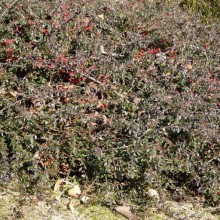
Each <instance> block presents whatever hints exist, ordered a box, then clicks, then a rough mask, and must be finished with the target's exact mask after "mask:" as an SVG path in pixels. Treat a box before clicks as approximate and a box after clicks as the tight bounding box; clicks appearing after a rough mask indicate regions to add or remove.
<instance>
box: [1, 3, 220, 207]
mask: <svg viewBox="0 0 220 220" xmlns="http://www.w3.org/2000/svg"><path fill="white" fill-rule="evenodd" d="M0 6H1V8H0V9H1V14H2V16H1V17H0V19H1V21H0V43H1V47H0V50H1V51H0V67H1V70H0V75H1V76H0V119H1V123H0V134H1V135H0V147H1V152H0V178H1V180H4V181H1V184H3V185H4V184H9V182H11V181H14V182H18V183H19V185H20V186H21V188H22V189H25V190H28V191H30V192H35V191H41V190H42V188H47V187H51V185H52V184H54V182H55V180H56V179H58V178H60V177H67V176H68V177H69V178H73V177H74V178H76V179H77V180H79V181H81V182H82V183H83V184H85V183H87V182H88V183H90V182H92V181H94V183H95V186H96V190H98V191H100V193H103V194H106V196H105V197H103V198H102V201H103V203H105V204H108V205H112V204H114V203H115V202H116V201H117V203H120V202H121V201H124V200H125V199H126V198H127V199H130V200H131V201H134V202H136V203H137V204H146V203H147V201H148V198H147V189H148V187H151V188H156V189H158V190H160V191H163V192H166V193H167V195H170V196H172V198H173V199H176V200H182V199H186V198H187V196H198V195H202V196H205V199H206V202H207V203H209V204H211V205H217V204H218V203H219V199H220V188H219V181H220V173H219V163H220V154H219V153H220V144H219V143H220V136H219V123H220V117H219V108H220V99H219V92H220V91H219V80H220V78H219V76H220V75H219V73H220V66H219V60H220V54H219V48H220V35H219V33H220V32H219V31H220V30H219V26H218V24H219V23H218V21H213V23H212V24H208V25H206V24H203V23H201V21H200V20H199V15H197V16H196V15H189V14H187V12H186V11H185V9H184V8H183V7H182V5H179V4H177V1H176V2H175V3H174V2H173V3H172V4H168V3H167V2H166V1H141V0H140V1H137V0H134V1H133V0H130V1H128V0H124V1H116V0H111V1H107V0H106V1H99V0H98V1H78V0H76V1H71V0H65V1H62V2H59V1H37V0H32V1H28V2H27V1H22V3H21V1H17V2H16V1H15V3H14V5H12V4H10V3H8V1H1V5H0ZM3 8H4V11H3ZM5 8H6V9H5ZM48 180H49V181H48Z"/></svg>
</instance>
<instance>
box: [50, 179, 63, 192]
mask: <svg viewBox="0 0 220 220" xmlns="http://www.w3.org/2000/svg"><path fill="white" fill-rule="evenodd" d="M64 181H65V179H59V180H57V182H56V183H55V186H54V189H53V191H54V192H60V187H61V185H62V184H63V183H64Z"/></svg>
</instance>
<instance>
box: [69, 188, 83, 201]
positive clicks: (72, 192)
mask: <svg viewBox="0 0 220 220" xmlns="http://www.w3.org/2000/svg"><path fill="white" fill-rule="evenodd" d="M80 194H81V189H80V187H79V185H75V186H73V188H71V189H70V190H69V191H68V195H69V196H70V197H72V198H74V197H75V198H76V197H78V196H79V195H80Z"/></svg>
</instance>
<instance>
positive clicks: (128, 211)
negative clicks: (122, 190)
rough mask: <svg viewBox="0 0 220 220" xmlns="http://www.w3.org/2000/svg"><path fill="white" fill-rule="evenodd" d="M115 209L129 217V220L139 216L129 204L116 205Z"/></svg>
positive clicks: (134, 219)
mask: <svg viewBox="0 0 220 220" xmlns="http://www.w3.org/2000/svg"><path fill="white" fill-rule="evenodd" d="M115 210H116V211H117V212H119V213H120V214H122V215H124V216H125V217H127V218H128V219H129V220H137V216H136V215H135V214H134V213H132V212H131V208H130V207H129V206H117V207H115Z"/></svg>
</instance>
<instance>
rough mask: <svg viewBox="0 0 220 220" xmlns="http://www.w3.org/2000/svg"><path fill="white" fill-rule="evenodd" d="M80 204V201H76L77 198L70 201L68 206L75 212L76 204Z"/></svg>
mask: <svg viewBox="0 0 220 220" xmlns="http://www.w3.org/2000/svg"><path fill="white" fill-rule="evenodd" d="M79 205H80V201H75V200H72V199H71V200H70V201H69V203H68V204H67V208H68V209H69V210H70V211H71V212H75V211H76V210H75V208H74V207H76V206H79Z"/></svg>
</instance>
